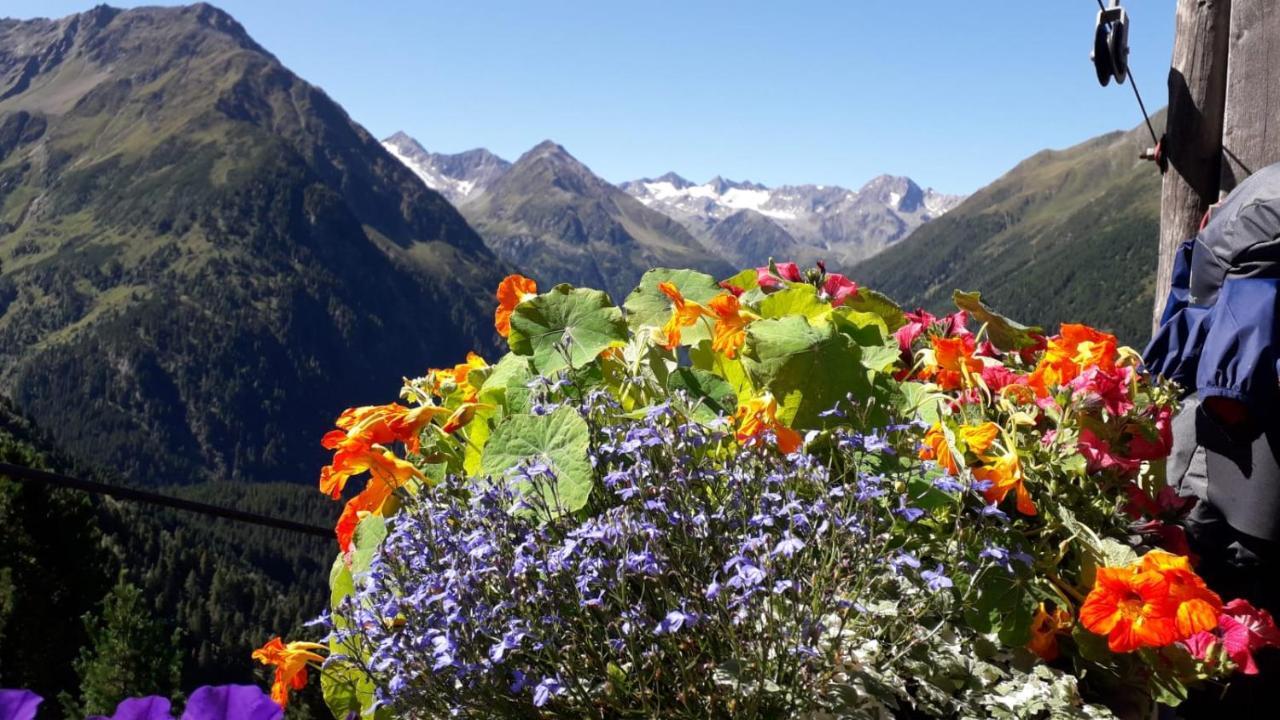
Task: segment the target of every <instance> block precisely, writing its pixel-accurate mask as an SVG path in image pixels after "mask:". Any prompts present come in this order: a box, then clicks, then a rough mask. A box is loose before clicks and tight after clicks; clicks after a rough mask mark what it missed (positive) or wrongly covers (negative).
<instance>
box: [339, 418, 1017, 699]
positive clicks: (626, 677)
mask: <svg viewBox="0 0 1280 720" xmlns="http://www.w3.org/2000/svg"><path fill="white" fill-rule="evenodd" d="M613 403H614V401H613V400H612V399H611V398H610V397H609V396H607V395H604V394H597V395H593V396H591V397H590V398H588V399H587V400H586V401H585V402H584V403H583V404H582V406H581V407H580V408H579V410H580V412H581V413H582V414H583V416H584V417H587V418H591V419H593V421H594V422H593V427H594V442H593V446H592V450H591V457H590V459H591V462H592V464H593V466H594V468H595V472H596V477H597V479H598V481H597V486H596V487H595V488H594V489H593V497H592V503H591V506H590V507H589V508H588V510H587V511H584V512H582V513H579V514H574V515H565V516H562V517H558V518H556V519H553V520H550V521H541V520H539V517H545V515H539V514H538V513H534V512H529V511H528V508H527V506H526V505H525V503H524V500H523V499H522V498H521V497H520V496H519V494H518V493H517V491H516V490H513V488H518V487H533V488H536V487H537V486H538V485H539V483H548V482H553V481H554V479H555V469H554V468H553V467H550V466H548V465H547V464H545V463H539V462H532V463H528V464H525V465H523V466H521V467H518V468H514V469H513V471H512V474H511V476H509V477H507V478H494V479H486V480H484V481H472V480H465V479H463V478H459V477H450V478H447V479H446V480H445V482H443V483H442V484H440V485H438V486H437V487H435V488H433V489H432V490H431V491H430V492H427V493H423V494H421V495H418V496H416V497H413V498H409V499H407V500H406V503H405V505H404V507H403V508H402V510H401V511H400V513H399V514H397V515H396V516H395V517H394V518H392V519H391V520H390V521H389V534H388V536H387V538H386V541H385V543H384V544H383V546H382V547H381V550H380V551H379V553H378V555H377V556H376V557H375V558H374V560H373V562H372V565H371V567H370V570H369V572H368V573H367V574H366V575H364V576H362V577H359V578H357V592H356V593H355V594H354V595H353V596H352V597H351V598H350V599H349V600H348V602H347V605H346V607H344V608H341V609H340V611H339V613H338V615H340V616H343V621H342V622H337V623H335V629H334V631H333V632H334V637H335V639H336V640H337V641H338V643H339V644H340V645H345V646H346V647H347V648H348V649H349V651H350V652H349V653H348V655H349V656H351V657H361V658H363V664H364V666H365V669H366V670H367V672H368V673H369V675H370V676H371V678H372V679H373V681H374V686H375V688H376V694H377V698H378V702H379V703H381V704H383V705H387V706H390V707H392V708H397V709H413V710H414V711H415V712H420V713H424V714H426V715H433V714H436V713H438V714H441V715H443V714H455V715H462V716H483V717H522V716H524V715H526V714H528V713H529V712H535V711H536V710H537V709H539V708H550V707H554V708H555V709H556V711H557V712H558V713H560V714H561V715H563V716H579V714H580V715H581V716H583V717H585V716H588V715H593V716H594V715H598V714H599V711H598V709H599V708H600V707H608V706H610V703H611V702H614V701H616V702H617V705H616V706H618V707H623V706H625V707H626V708H629V709H630V710H632V711H635V712H638V713H639V714H641V715H648V714H650V713H653V714H657V709H658V708H663V707H667V706H670V705H671V704H672V703H675V704H677V705H682V706H683V709H684V710H686V711H687V714H688V715H690V716H692V715H698V716H702V717H706V716H716V715H721V714H725V713H729V712H730V710H731V709H732V708H734V707H737V706H738V705H739V704H741V703H743V702H751V703H753V704H754V705H753V706H754V707H759V708H762V709H768V708H772V710H771V711H770V712H777V713H780V714H781V715H780V716H786V715H787V714H789V713H791V712H797V711H800V710H802V709H804V708H805V707H808V706H809V703H811V702H812V701H813V698H814V697H816V695H815V693H816V690H815V688H816V687H817V686H819V685H820V684H821V683H822V682H824V677H825V674H826V673H830V672H832V669H833V668H836V667H838V666H839V665H840V663H838V662H835V661H834V660H833V658H834V657H835V656H837V655H838V654H839V653H840V652H841V648H840V642H841V638H842V637H843V636H844V635H846V634H847V633H848V632H849V630H850V629H851V628H854V627H864V628H867V632H869V633H871V634H873V635H874V634H876V633H882V634H885V636H886V637H888V634H889V631H890V630H889V628H887V627H883V626H882V625H883V623H882V622H881V620H880V619H878V618H876V617H873V616H871V615H868V614H867V613H865V612H864V611H865V608H866V606H867V603H868V601H869V600H870V599H877V600H883V599H890V600H891V601H892V602H895V603H900V604H901V606H902V609H901V612H902V614H903V615H904V616H907V615H910V611H909V608H913V607H914V608H916V609H917V611H918V612H928V611H929V609H930V608H934V607H937V606H938V605H939V604H940V603H941V604H946V603H948V602H950V598H949V593H951V592H952V591H953V590H954V588H955V582H954V581H953V579H952V577H951V576H950V575H949V573H948V571H947V569H946V568H945V567H944V566H943V565H942V564H939V562H938V559H937V558H936V557H932V556H930V557H929V558H928V564H927V565H926V564H924V563H922V559H921V558H922V557H925V556H924V555H920V556H918V555H917V553H918V549H916V550H913V549H912V548H908V547H905V546H904V541H903V538H904V537H909V536H910V533H904V531H903V530H902V528H903V526H904V525H905V526H915V525H921V524H924V523H927V522H932V521H933V515H932V514H931V513H930V511H929V510H927V509H926V508H924V507H919V506H917V505H916V504H915V502H916V500H917V499H918V497H919V495H918V494H917V493H913V492H912V491H910V490H909V488H910V487H921V488H925V489H926V491H927V492H929V493H933V494H938V495H941V496H943V497H944V500H945V499H948V498H951V497H952V496H954V497H955V498H957V499H959V498H960V497H961V496H963V495H965V494H966V493H967V492H968V491H967V490H966V489H965V488H964V487H962V486H960V485H959V484H958V483H954V482H951V483H950V484H948V483H946V482H944V481H941V480H940V481H939V482H937V483H931V481H929V480H928V479H926V478H925V476H924V472H925V468H922V467H920V466H919V465H918V464H916V465H914V466H912V465H910V464H909V463H908V464H907V465H905V466H904V467H907V469H906V470H904V471H902V472H899V473H898V474H896V475H893V476H892V477H890V476H887V475H886V474H884V473H883V472H871V471H870V469H869V468H864V467H862V466H861V465H860V464H859V462H858V458H861V457H869V456H871V455H876V454H878V455H881V456H883V455H887V454H889V453H887V452H886V449H887V448H891V446H892V443H891V442H890V438H889V434H888V433H879V434H877V433H869V434H857V435H855V434H843V435H839V436H838V437H837V438H836V442H835V443H834V445H835V446H836V453H835V454H827V455H825V456H820V455H818V454H807V453H794V454H792V455H790V456H786V457H784V456H782V455H780V454H779V453H777V452H776V451H775V450H771V449H768V448H763V447H752V448H744V449H739V448H737V446H736V445H735V444H734V443H732V442H731V438H730V437H729V435H728V432H727V429H726V428H724V427H723V426H717V425H716V423H712V424H711V425H710V426H708V425H706V424H700V423H696V422H692V421H690V420H689V419H688V418H687V416H686V415H685V413H683V412H681V411H679V410H677V409H675V408H673V407H672V406H671V405H665V404H664V405H661V406H657V407H653V408H650V409H649V410H648V411H647V412H645V413H643V415H642V416H641V417H638V418H636V417H633V416H630V415H627V414H624V413H622V412H620V409H619V408H617V407H616V405H613ZM600 418H610V420H609V421H608V422H604V423H601V422H599V420H600ZM903 429H904V428H893V429H891V432H896V431H901V430H903ZM530 494H531V495H532V494H534V493H530ZM957 504H959V502H958V501H957ZM973 514H974V515H976V514H977V513H976V512H975V513H973ZM1011 557H1012V556H1011V555H1010V554H1009V553H1008V552H1007V551H1005V552H1003V553H998V552H997V551H996V549H994V548H993V549H991V550H990V553H989V556H988V560H987V561H988V562H989V564H993V565H994V564H999V565H1006V566H1009V565H1010V560H1011ZM970 569H971V568H970ZM873 595H874V597H873ZM779 688H785V691H784V690H779Z"/></svg>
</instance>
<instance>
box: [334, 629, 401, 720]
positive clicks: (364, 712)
mask: <svg viewBox="0 0 1280 720" xmlns="http://www.w3.org/2000/svg"><path fill="white" fill-rule="evenodd" d="M329 652H330V655H331V656H333V655H338V656H342V655H345V654H346V653H348V652H350V651H349V650H348V649H347V648H345V647H341V646H336V645H335V644H334V643H330V647H329ZM320 694H321V695H322V696H323V697H324V704H325V705H326V706H328V708H329V712H331V713H333V716H334V717H335V718H347V717H351V713H356V714H357V715H356V717H360V718H368V719H369V720H391V717H392V715H391V709H390V708H388V707H386V706H385V705H382V706H378V707H376V708H375V707H374V700H375V697H376V696H375V694H374V688H373V682H372V681H371V680H370V679H369V676H368V675H366V674H365V673H364V671H362V670H361V669H360V667H359V666H358V665H356V664H355V663H353V662H351V661H350V660H347V659H345V658H341V659H336V660H331V661H329V662H326V663H325V666H324V672H322V673H320Z"/></svg>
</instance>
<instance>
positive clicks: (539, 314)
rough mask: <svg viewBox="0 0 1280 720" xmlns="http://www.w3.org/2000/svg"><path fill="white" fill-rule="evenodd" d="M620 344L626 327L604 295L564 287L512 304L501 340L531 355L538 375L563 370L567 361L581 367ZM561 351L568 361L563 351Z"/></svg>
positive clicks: (619, 313) (624, 337)
mask: <svg viewBox="0 0 1280 720" xmlns="http://www.w3.org/2000/svg"><path fill="white" fill-rule="evenodd" d="M626 341H627V323H626V321H625V320H623V319H622V311H621V310H619V309H618V308H617V307H615V306H614V304H613V302H612V301H611V300H609V296H608V294H606V293H603V292H601V291H599V290H587V289H584V288H574V287H573V286H571V285H567V284H562V285H557V286H555V287H553V288H551V290H550V291H549V292H546V293H543V294H542V295H539V296H538V297H536V298H534V299H532V300H526V301H525V302H522V303H520V304H519V305H517V306H516V309H515V312H513V313H512V315H511V335H510V336H509V337H508V338H507V342H508V343H509V344H510V345H511V350H512V351H513V352H515V353H516V354H518V355H532V356H533V365H534V367H535V368H537V370H538V372H540V373H542V374H543V375H549V374H551V373H554V372H556V371H558V370H563V369H564V368H566V367H568V366H569V365H570V363H572V365H573V366H575V367H581V366H583V365H586V364H587V363H589V362H591V361H592V360H595V359H596V356H597V355H599V354H600V353H602V352H604V351H605V350H607V349H609V348H610V347H621V346H622V345H623V344H624V343H625V342H626ZM566 343H567V348H566V347H565V345H566ZM566 349H567V351H568V360H566V359H565V354H564V352H563V351H564V350H566Z"/></svg>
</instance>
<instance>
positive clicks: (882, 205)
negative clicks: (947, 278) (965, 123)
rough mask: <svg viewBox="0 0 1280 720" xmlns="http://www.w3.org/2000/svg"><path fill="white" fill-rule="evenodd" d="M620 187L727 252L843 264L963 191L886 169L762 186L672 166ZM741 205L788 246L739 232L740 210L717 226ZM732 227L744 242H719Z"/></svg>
mask: <svg viewBox="0 0 1280 720" xmlns="http://www.w3.org/2000/svg"><path fill="white" fill-rule="evenodd" d="M621 187H622V189H623V190H625V191H626V192H627V193H629V194H631V195H632V196H634V197H635V198H637V199H638V200H640V201H641V202H643V203H644V204H645V205H647V206H648V207H651V208H653V209H655V210H660V211H662V212H663V213H665V214H667V215H669V216H671V217H673V218H675V219H676V220H679V221H680V222H681V223H683V224H684V225H685V227H687V228H688V229H689V230H690V232H692V233H693V234H694V235H695V236H696V237H698V238H701V239H703V240H705V241H707V242H708V245H710V246H712V247H715V248H716V249H718V250H719V251H720V252H722V253H723V254H725V256H726V257H729V258H731V259H733V260H734V261H735V262H739V263H745V264H748V265H761V264H764V263H766V262H768V260H769V257H771V256H772V257H775V258H777V259H779V260H781V259H796V260H799V261H802V262H805V263H812V262H814V261H817V260H825V261H827V262H828V263H831V264H832V265H833V266H838V267H846V268H847V267H848V266H850V265H852V264H853V263H855V262H857V261H858V260H862V259H864V258H867V257H870V256H872V255H874V254H876V253H877V252H879V251H881V250H882V249H884V248H885V247H888V246H889V245H892V244H893V243H895V242H897V241H899V240H901V239H902V238H904V237H906V236H907V235H909V234H910V233H911V232H912V231H914V230H915V229H916V228H918V227H920V226H921V225H923V224H924V223H927V222H929V221H931V220H933V219H935V218H937V217H940V216H941V215H943V214H944V213H946V212H947V211H948V210H950V209H951V208H952V207H955V206H956V205H957V204H958V203H959V202H960V201H961V200H962V199H963V198H961V197H959V196H954V195H943V194H941V193H938V192H936V191H934V190H932V189H929V190H925V189H922V188H921V187H920V186H919V185H917V184H916V183H915V182H913V181H912V180H911V179H910V178H905V177H893V176H890V175H882V176H880V177H877V178H875V179H873V180H872V181H870V182H868V183H867V184H866V185H865V186H863V187H862V189H860V190H857V191H853V190H847V189H845V188H842V187H838V186H833V185H785V186H781V187H777V188H769V187H766V186H764V185H760V184H758V183H752V182H732V181H729V180H725V179H724V178H721V177H718V176H717V177H715V178H713V179H711V180H709V181H708V182H706V183H703V184H701V185H695V184H694V183H692V182H689V181H688V180H686V179H684V178H682V177H680V176H679V175H677V174H675V173H667V174H666V175H663V176H661V177H658V178H654V179H644V180H635V181H631V182H626V183H623V184H622V186H621ZM743 212H750V213H753V214H755V215H758V216H760V217H761V218H766V219H767V220H768V221H770V222H772V223H773V224H774V225H776V226H777V227H778V228H780V229H781V230H782V231H783V232H784V233H786V234H787V235H788V236H789V237H790V238H791V239H792V240H793V241H794V247H793V249H792V250H791V251H790V254H787V253H786V252H783V251H782V250H781V249H779V250H776V251H770V250H769V248H768V246H767V245H764V244H763V243H760V242H758V241H755V242H752V240H753V238H752V236H749V235H748V236H743V235H742V234H741V233H740V231H739V229H738V228H740V227H741V225H742V222H743V220H742V218H741V217H739V218H738V219H737V220H736V221H735V222H734V223H733V225H732V226H731V227H730V228H725V229H721V230H719V231H717V229H716V228H717V227H718V226H719V225H720V224H721V223H724V222H726V221H727V220H728V219H729V218H731V217H734V216H736V215H739V214H740V213H743ZM753 222H755V223H757V224H759V223H760V221H759V220H755V221H753ZM770 233H771V234H774V235H776V232H773V231H770ZM735 235H736V236H740V237H744V238H745V239H746V240H748V242H747V244H745V245H741V246H738V247H733V246H728V245H725V244H724V238H726V237H729V236H735ZM788 245H790V244H788Z"/></svg>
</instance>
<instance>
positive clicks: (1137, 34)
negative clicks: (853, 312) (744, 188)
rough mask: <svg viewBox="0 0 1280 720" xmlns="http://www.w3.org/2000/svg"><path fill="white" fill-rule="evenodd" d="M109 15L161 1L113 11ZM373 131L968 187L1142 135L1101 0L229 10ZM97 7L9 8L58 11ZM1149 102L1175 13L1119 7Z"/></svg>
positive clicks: (425, 4) (546, 2)
mask: <svg viewBox="0 0 1280 720" xmlns="http://www.w3.org/2000/svg"><path fill="white" fill-rule="evenodd" d="M115 4H124V5H131V4H156V3H155V2H150V3H130V2H123V3H121V2H119V0H117V2H116V3H115ZM215 4H217V5H219V6H220V7H222V8H223V9H225V10H227V11H229V12H231V13H232V14H233V15H235V16H236V17H237V18H238V19H239V20H240V21H241V22H242V23H243V24H244V25H245V27H246V28H247V29H248V30H249V32H250V34H252V35H253V36H254V37H255V38H256V39H257V40H258V41H259V42H260V43H261V44H262V45H264V46H265V47H267V48H268V49H269V50H271V51H272V52H274V53H275V54H276V55H277V56H278V57H279V58H280V59H281V60H282V61H283V62H284V63H285V64H286V65H287V66H289V67H290V68H291V69H292V70H294V71H295V72H297V73H298V74H299V75H301V76H302V77H304V78H306V79H307V80H309V81H311V82H312V83H315V84H316V85H319V86H321V87H323V88H324V89H325V91H326V92H328V93H329V94H330V95H331V96H332V97H333V98H335V99H336V100H337V101H338V102H340V103H341V104H342V105H343V106H344V107H346V109H347V111H348V112H349V113H351V115H352V116H353V117H354V118H355V119H356V120H357V121H358V122H360V123H362V124H363V125H364V126H365V127H367V128H368V129H369V130H370V131H371V132H373V133H374V134H375V135H377V136H379V137H385V136H386V135H389V134H390V133H392V132H394V131H395V130H400V129H403V130H405V131H406V132H408V133H409V134H411V135H413V136H414V137H416V138H418V139H419V140H420V141H421V142H422V144H423V145H425V146H426V147H427V148H428V149H431V150H439V151H445V152H456V151H460V150H464V149H467V148H471V147H476V146H483V147H487V148H489V149H491V150H493V151H495V152H497V153H499V154H500V155H503V156H504V157H507V158H509V159H514V158H515V157H517V156H519V155H520V153H522V152H523V151H525V150H527V149H528V148H529V147H531V146H533V145H534V144H536V143H537V142H539V141H541V140H543V139H546V138H551V139H554V140H556V141H557V142H560V143H561V144H562V145H564V146H565V147H566V148H568V150H569V151H570V152H572V153H573V154H574V155H575V156H577V157H578V158H579V159H581V160H582V161H583V162H585V163H587V164H588V165H589V166H591V168H592V169H593V170H595V171H596V172H597V173H599V174H600V175H602V176H604V177H605V178H606V179H608V180H611V181H614V182H620V181H623V180H629V179H634V178H638V177H643V176H656V175H659V174H662V173H664V172H666V171H668V170H675V171H676V172H678V173H680V174H681V175H684V176H685V177H688V178H689V179H691V180H695V181H702V180H706V179H708V178H710V177H711V176H713V175H717V174H719V175H723V176H725V177H728V178H732V179H739V180H740V179H750V180H754V181H757V182H763V183H765V184H769V185H775V184H783V183H806V182H808V183H818V184H839V185H845V186H851V187H858V186H859V185H861V184H862V183H863V182H865V181H866V180H868V179H870V178H871V177H873V176H875V175H878V174H880V173H892V174H900V175H909V176H911V177H912V178H914V179H916V180H917V181H918V182H920V183H921V184H923V185H931V186H934V187H936V188H938V189H940V190H943V191H945V192H971V191H973V190H975V189H977V188H978V187H981V186H982V185H984V184H986V183H987V182H989V181H991V180H993V179H995V178H996V177H998V176H999V175H1001V174H1002V173H1003V172H1005V171H1006V170H1008V169H1009V168H1010V167H1012V166H1013V165H1014V164H1015V163H1017V162H1018V161H1019V160H1021V159H1022V158H1024V157H1026V156H1027V155H1030V154H1032V153H1034V152H1036V151H1037V150H1040V149H1043V148H1045V147H1065V146H1068V145H1071V144H1074V143H1076V142H1079V141H1081V140H1084V139H1086V138H1089V137H1091V136H1093V135H1096V134H1099V133H1102V132H1106V131H1108V130H1114V129H1117V128H1125V129H1127V128H1130V127H1133V126H1135V125H1137V124H1138V123H1139V122H1140V120H1141V116H1140V115H1139V113H1138V109H1137V105H1136V103H1135V102H1134V99H1133V93H1132V91H1131V90H1130V89H1129V88H1128V87H1127V86H1126V87H1116V86H1115V85H1111V86H1108V87H1106V88H1102V87H1099V86H1098V84H1097V81H1096V80H1095V79H1094V78H1093V70H1092V68H1091V66H1090V64H1089V62H1088V52H1089V48H1090V44H1091V34H1092V30H1093V21H1094V16H1095V14H1096V12H1097V5H1096V2H1095V0H1014V2H994V1H992V2H978V1H976V0H917V1H912V0H877V1H874V2H873V1H872V0H829V1H824V2H818V1H816V0H815V1H812V2H800V1H796V2H777V1H776V0H775V1H771V2H753V1H750V0H740V1H738V2H712V1H706V2H699V1H693V0H686V1H685V2H667V1H666V0H649V1H648V2H644V3H634V2H615V1H613V0H581V1H580V0H540V1H535V0H509V1H508V0H458V1H456V2H448V3H445V2H436V1H427V0H417V1H413V0H382V1H379V0H363V1H361V2H356V1H355V0H269V1H267V0H221V2H218V3H215ZM90 5H91V2H90V0H83V1H82V2H69V1H67V0H5V2H4V3H3V5H0V14H4V15H8V16H11V17H37V16H46V17H48V16H53V17H57V16H62V15H66V14H69V13H72V12H78V11H81V10H84V9H86V8H88V7H89V6H90ZM1125 5H1126V7H1128V8H1129V10H1130V14H1131V15H1132V17H1133V21H1134V29H1133V35H1132V38H1131V44H1132V47H1133V57H1132V63H1133V65H1134V69H1135V73H1136V75H1137V78H1138V81H1139V85H1138V87H1139V89H1140V90H1142V92H1143V94H1144V99H1145V100H1146V101H1147V105H1148V108H1149V109H1151V110H1152V111H1154V110H1155V109H1157V108H1159V107H1161V106H1163V105H1164V104H1165V99H1166V90H1165V75H1166V73H1167V71H1168V65H1169V58H1170V54H1171V49H1172V40H1173V19H1174V7H1173V5H1174V3H1173V2H1172V1H1171V0H1128V1H1127V2H1125Z"/></svg>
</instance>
